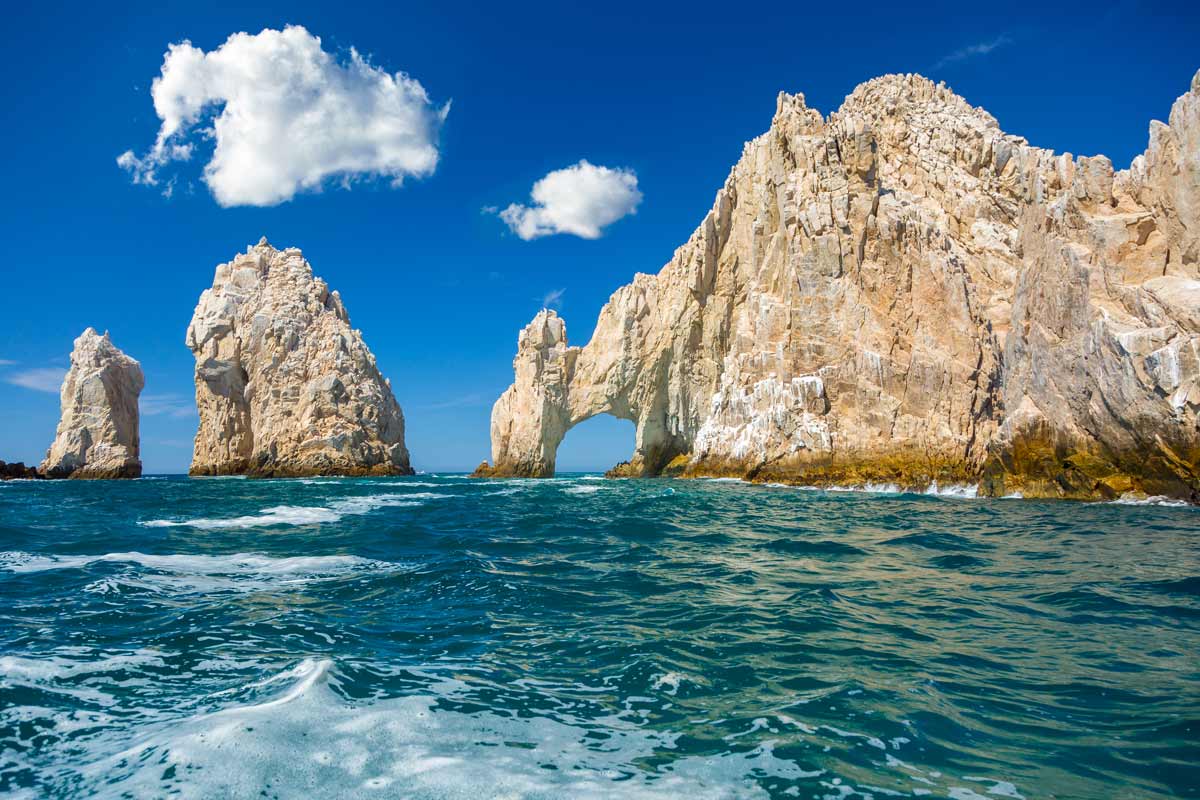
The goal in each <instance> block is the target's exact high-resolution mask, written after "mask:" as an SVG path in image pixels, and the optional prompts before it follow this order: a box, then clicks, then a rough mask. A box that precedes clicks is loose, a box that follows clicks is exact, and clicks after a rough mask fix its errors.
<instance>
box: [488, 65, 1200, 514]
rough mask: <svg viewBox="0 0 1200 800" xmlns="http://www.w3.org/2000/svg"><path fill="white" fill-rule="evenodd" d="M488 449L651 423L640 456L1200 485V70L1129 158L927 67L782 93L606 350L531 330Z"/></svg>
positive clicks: (556, 323)
mask: <svg viewBox="0 0 1200 800" xmlns="http://www.w3.org/2000/svg"><path fill="white" fill-rule="evenodd" d="M514 368H515V372H516V379H515V382H514V383H513V385H512V386H511V387H510V388H509V389H508V390H507V391H506V392H505V393H504V395H503V396H502V397H501V398H500V399H499V400H498V401H497V403H496V405H495V407H494V409H493V412H492V457H493V464H494V465H495V466H494V467H481V469H480V471H479V474H498V475H526V476H543V475H550V474H553V472H554V454H555V450H556V448H557V447H558V444H559V442H560V441H561V440H562V437H563V435H564V434H565V432H566V431H567V430H568V429H569V428H570V427H571V426H572V425H575V424H577V423H578V422H580V421H582V420H585V419H587V418H589V417H591V416H593V415H596V414H602V413H608V414H613V415H615V416H617V417H620V418H623V419H629V420H632V421H633V422H634V423H635V424H636V429H637V439H636V449H635V452H634V454H633V456H632V458H631V460H630V462H629V463H628V464H625V465H622V467H621V469H620V471H621V473H622V474H629V475H655V474H661V473H663V472H667V473H671V474H674V473H682V474H684V475H728V476H740V477H747V478H751V479H757V480H770V481H784V482H793V483H802V484H815V485H824V484H861V483H868V482H886V483H895V484H898V485H900V486H903V487H924V486H926V485H927V484H929V483H931V482H933V481H939V482H942V483H945V482H971V483H978V484H979V485H980V487H981V490H982V491H983V492H985V493H989V494H994V495H1004V494H1014V493H1021V494H1023V495H1025V496H1049V497H1075V498H1095V497H1112V496H1117V495H1121V494H1124V493H1126V492H1133V493H1144V494H1147V495H1167V496H1172V497H1182V498H1188V499H1191V500H1193V501H1195V500H1197V499H1198V498H1200V427H1198V425H1200V423H1198V421H1197V411H1198V410H1200V377H1198V376H1200V74H1198V75H1197V77H1196V78H1195V79H1194V80H1193V81H1192V85H1191V90H1190V91H1189V92H1187V93H1186V94H1184V95H1183V96H1182V97H1180V98H1179V100H1178V101H1177V102H1176V103H1175V105H1174V107H1173V108H1172V110H1171V114H1170V124H1169V125H1164V124H1162V123H1159V122H1154V123H1152V125H1151V129H1150V143H1149V147H1148V149H1147V150H1146V153H1145V154H1144V155H1142V156H1139V157H1138V158H1137V159H1135V160H1134V162H1133V164H1132V165H1131V167H1130V168H1129V169H1128V170H1123V171H1119V172H1114V171H1113V168H1112V165H1111V163H1110V162H1109V160H1108V159H1107V158H1105V157H1103V156H1097V157H1092V158H1084V157H1080V158H1073V157H1072V156H1071V155H1070V154H1064V155H1056V154H1054V153H1052V152H1050V151H1048V150H1043V149H1040V148H1037V147H1032V146H1030V145H1029V144H1028V143H1027V142H1026V141H1025V140H1024V139H1022V138H1019V137H1016V136H1011V135H1008V134H1005V133H1004V132H1002V131H1001V130H1000V128H999V127H998V125H997V123H996V120H995V119H993V118H992V117H991V116H990V115H989V114H987V113H986V112H985V111H983V110H982V109H978V108H974V107H972V106H970V105H969V104H967V103H966V102H965V101H964V100H963V99H962V98H960V97H958V96H957V95H955V94H954V93H952V92H951V91H950V90H949V89H947V88H945V87H944V86H941V85H936V84H934V83H932V82H930V81H929V80H926V79H925V78H922V77H920V76H917V75H888V76H884V77H881V78H877V79H875V80H872V81H869V82H867V83H865V84H863V85H861V86H859V87H858V88H857V89H855V91H854V92H853V93H852V94H851V95H850V96H849V97H847V98H846V100H845V102H844V104H843V105H842V107H841V109H839V110H838V111H837V112H835V113H833V114H831V115H830V116H829V117H828V118H822V116H821V115H820V114H819V113H818V112H816V111H814V110H812V109H810V108H808V107H807V106H806V105H805V102H804V98H803V96H801V95H794V96H791V95H786V94H781V95H780V96H779V99H778V105H777V109H776V113H775V118H774V120H773V121H772V124H771V127H770V130H768V131H767V132H766V133H765V134H763V135H762V136H760V137H758V138H757V139H755V140H753V141H751V142H749V143H747V145H746V146H745V149H744V151H743V153H742V157H741V160H740V161H739V162H738V163H737V165H736V166H735V167H734V168H733V171H732V172H731V173H730V175H729V177H728V179H727V180H726V181H725V185H724V186H723V187H722V188H721V189H720V191H718V192H717V197H716V201H715V202H714V204H713V207H712V210H711V211H710V212H709V213H708V215H707V216H706V217H705V219H704V221H703V222H702V223H701V225H700V227H699V228H698V229H697V230H696V232H695V233H694V234H693V235H692V237H691V239H690V240H689V241H688V242H687V243H686V244H685V245H684V246H683V247H681V248H679V250H677V251H676V253H675V256H674V258H672V259H671V261H670V262H669V263H668V264H667V265H666V266H665V267H664V268H663V269H662V271H661V272H659V274H657V275H653V276H652V275H643V274H639V275H636V276H635V277H634V279H633V282H632V283H631V284H629V285H627V286H624V287H622V288H620V289H618V290H617V291H616V293H615V294H613V296H612V298H611V299H610V300H609V302H608V304H607V305H606V306H605V307H604V309H603V310H602V311H601V313H600V318H599V321H598V322H597V324H596V329H595V333H594V335H593V337H592V340H591V342H589V343H588V345H587V346H586V347H583V348H579V347H570V346H568V345H567V337H566V330H565V328H564V325H563V322H562V320H560V319H559V318H558V317H557V316H556V315H555V314H554V312H550V311H543V312H541V313H540V314H538V316H537V317H535V319H534V320H533V322H532V323H530V325H529V326H527V327H526V328H525V330H524V331H523V332H522V333H521V335H520V338H519V340H518V349H517V356H516V359H515V361H514Z"/></svg>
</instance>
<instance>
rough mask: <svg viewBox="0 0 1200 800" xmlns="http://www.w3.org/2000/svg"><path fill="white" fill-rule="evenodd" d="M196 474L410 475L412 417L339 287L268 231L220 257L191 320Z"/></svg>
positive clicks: (193, 470) (260, 475)
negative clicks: (226, 258) (223, 260)
mask: <svg viewBox="0 0 1200 800" xmlns="http://www.w3.org/2000/svg"><path fill="white" fill-rule="evenodd" d="M187 345H188V347H189V348H190V349H191V351H192V353H193V354H194V355H195V357H196V406H197V409H198V411H199V414H200V427H199V430H198V431H197V432H196V441H195V448H194V453H193V456H192V465H191V469H190V474H192V475H251V476H259V477H282V476H304V475H407V474H411V473H412V468H411V467H410V466H409V459H408V450H407V448H406V447H405V446H404V415H403V413H402V412H401V411H400V406H399V404H397V402H396V398H395V397H394V396H393V395H392V389H391V385H390V384H389V383H388V381H387V380H386V379H384V377H383V376H382V375H381V374H380V373H379V369H378V367H376V365H375V357H374V356H373V355H372V354H371V351H370V350H368V349H367V346H366V344H365V343H364V342H363V338H362V334H361V333H360V332H359V331H357V330H353V329H352V328H351V327H350V318H349V316H348V315H347V313H346V308H345V306H343V305H342V300H341V297H340V296H339V295H338V293H337V292H336V291H330V289H329V287H328V286H327V285H326V284H325V281H323V280H321V279H320V278H315V277H313V273H312V267H311V266H309V263H308V262H307V261H306V260H305V259H304V256H303V255H302V254H301V252H300V251H299V250H298V249H296V248H288V249H286V250H276V249H275V248H274V247H272V246H271V245H270V244H268V243H267V240H266V239H265V238H264V239H262V240H261V241H260V242H259V243H258V244H257V245H255V246H254V247H251V248H248V250H247V251H246V253H244V254H241V255H238V256H237V257H235V258H234V259H233V261H231V262H229V263H227V264H221V265H220V266H218V267H217V272H216V277H215V278H214V279H213V285H212V288H211V289H206V290H205V291H204V293H203V294H202V295H201V296H200V302H199V304H198V305H197V306H196V311H195V314H194V315H193V316H192V322H191V324H190V325H189V326H188V330H187Z"/></svg>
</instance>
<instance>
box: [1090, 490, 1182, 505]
mask: <svg viewBox="0 0 1200 800" xmlns="http://www.w3.org/2000/svg"><path fill="white" fill-rule="evenodd" d="M1109 503H1110V504H1111V505H1115V506H1168V507H1171V508H1194V506H1192V504H1191V503H1189V502H1187V501H1186V500H1176V499H1175V498H1173V497H1164V496H1162V495H1151V496H1150V497H1146V496H1143V495H1136V494H1131V493H1128V492H1127V493H1125V494H1123V495H1121V496H1120V497H1118V498H1117V499H1116V500H1110V501H1109Z"/></svg>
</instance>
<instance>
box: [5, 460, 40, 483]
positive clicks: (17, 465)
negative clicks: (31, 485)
mask: <svg viewBox="0 0 1200 800" xmlns="http://www.w3.org/2000/svg"><path fill="white" fill-rule="evenodd" d="M41 477H42V473H40V472H38V471H37V468H36V467H27V466H25V462H24V461H14V462H11V463H5V462H3V461H0V481H16V480H36V479H37V478H41Z"/></svg>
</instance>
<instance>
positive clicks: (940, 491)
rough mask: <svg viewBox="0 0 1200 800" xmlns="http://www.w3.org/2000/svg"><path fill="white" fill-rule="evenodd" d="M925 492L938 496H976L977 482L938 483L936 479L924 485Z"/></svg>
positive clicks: (977, 494) (977, 490)
mask: <svg viewBox="0 0 1200 800" xmlns="http://www.w3.org/2000/svg"><path fill="white" fill-rule="evenodd" d="M925 494H932V495H937V496H938V497H978V496H979V484H976V483H947V484H945V485H939V484H938V482H937V481H934V482H933V483H931V484H929V486H927V487H925Z"/></svg>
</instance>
